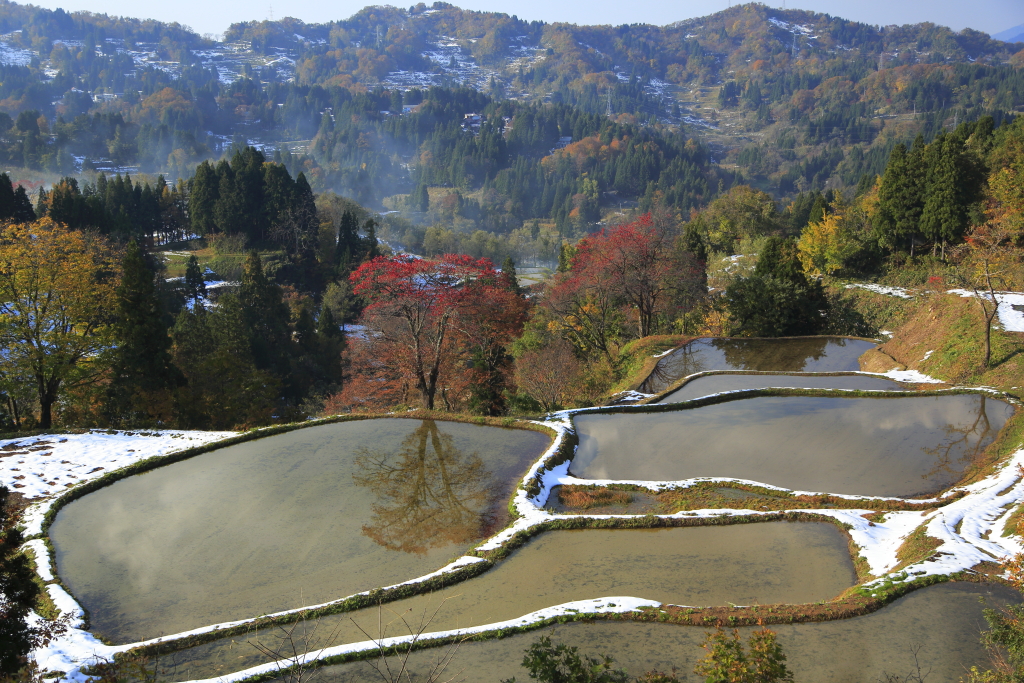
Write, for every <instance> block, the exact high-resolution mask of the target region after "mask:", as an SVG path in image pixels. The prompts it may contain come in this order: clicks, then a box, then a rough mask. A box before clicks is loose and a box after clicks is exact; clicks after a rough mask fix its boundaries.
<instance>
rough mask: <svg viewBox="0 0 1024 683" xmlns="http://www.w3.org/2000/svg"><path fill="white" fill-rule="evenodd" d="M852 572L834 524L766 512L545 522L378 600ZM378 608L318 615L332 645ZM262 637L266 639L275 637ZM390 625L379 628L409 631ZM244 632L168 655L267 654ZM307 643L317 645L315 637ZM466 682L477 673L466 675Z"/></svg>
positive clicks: (809, 598)
mask: <svg viewBox="0 0 1024 683" xmlns="http://www.w3.org/2000/svg"><path fill="white" fill-rule="evenodd" d="M855 580H856V576H855V574H854V571H853V563H852V562H851V560H850V556H849V552H848V550H847V544H846V539H845V537H844V536H843V535H842V534H841V533H840V532H839V531H838V530H837V529H836V528H835V527H834V526H832V525H831V524H824V523H798V522H768V523H760V524H741V525H732V526H717V527H692V528H677V529H656V530H643V529H628V530H603V529H588V530H582V531H551V532H547V533H544V534H542V535H541V536H539V537H537V538H535V539H534V540H532V541H530V542H529V543H528V544H527V545H525V546H524V547H523V548H521V549H519V550H517V551H516V552H515V553H514V554H513V555H512V556H510V557H509V558H508V559H506V560H504V561H503V562H500V563H499V564H498V565H497V566H495V567H494V568H493V569H491V570H490V571H488V572H486V573H484V574H481V575H480V576H478V577H476V578H473V579H470V580H468V581H465V582H463V583H459V584H455V585H453V586H452V587H451V588H450V589H447V590H445V591H440V592H437V593H434V594H430V595H422V596H417V597H414V598H409V599H406V600H401V601H397V602H393V603H389V604H387V605H385V618H386V619H388V618H391V617H392V616H393V615H394V614H395V613H403V612H405V611H406V610H411V611H410V612H409V613H408V614H409V617H410V621H412V622H416V623H418V621H419V619H420V616H421V615H422V614H423V613H424V610H431V611H432V610H433V609H434V608H437V607H438V605H441V603H442V600H443V599H444V598H445V597H447V596H451V598H450V599H449V600H448V601H447V602H444V604H443V606H442V607H441V609H440V611H439V612H438V614H437V616H436V618H435V619H434V620H433V621H432V622H431V623H430V626H429V629H428V630H430V631H439V630H444V629H450V628H456V627H468V626H477V625H482V624H489V623H495V622H500V621H505V620H509V619H514V618H516V617H520V616H523V615H525V614H528V613H530V612H533V611H536V610H539V609H543V608H545V607H551V606H553V605H557V604H560V603H565V602H570V601H573V600H585V599H591V598H600V597H613V596H632V597H640V598H648V599H651V600H658V601H661V602H668V603H674V604H682V605H695V606H696V605H724V604H726V603H727V602H732V603H734V604H752V603H755V602H757V603H762V604H765V603H780V602H787V603H804V602H814V601H817V600H823V599H828V598H832V597H835V596H836V595H838V594H839V593H840V592H842V591H843V590H844V589H846V588H847V587H849V586H851V585H853V583H854V582H855ZM377 615H378V612H377V609H376V608H372V609H364V610H360V611H357V612H352V613H349V614H338V615H332V616H330V617H325V618H324V619H323V620H322V622H321V623H320V624H319V628H318V634H330V633H334V634H335V639H334V641H333V642H335V643H336V644H340V643H348V642H361V641H365V640H367V637H366V635H364V634H363V633H362V632H360V631H359V630H358V628H357V627H356V626H355V625H354V624H353V622H352V621H351V620H350V617H351V618H352V619H354V620H355V622H356V623H358V624H360V625H361V626H363V627H364V628H365V629H366V630H367V631H368V632H369V633H370V635H372V636H374V637H376V636H377V635H378V631H377ZM265 632H266V629H261V632H260V633H261V636H260V638H261V642H265V643H266V644H268V645H269V646H272V647H274V646H275V645H274V643H275V640H274V639H273V636H266V635H262V634H264V633H265ZM406 633H407V632H403V631H402V630H401V629H398V628H392V629H391V630H389V631H387V633H386V635H388V636H391V635H405V634H406ZM246 641H247V638H246V637H245V636H241V637H235V638H233V639H232V638H226V639H223V640H221V641H216V642H214V643H210V644H208V645H202V646H198V647H195V648H192V649H190V650H187V651H184V652H180V653H176V654H174V655H170V656H168V657H165V658H164V659H163V662H162V666H164V667H169V666H171V665H172V664H177V665H178V668H177V670H176V673H175V674H174V676H175V677H176V678H175V679H176V680H188V679H191V678H208V677H211V676H216V675H221V674H224V673H227V672H229V671H233V670H238V669H242V668H246V667H249V666H255V665H257V664H260V663H262V662H263V661H264V659H263V658H262V657H261V656H260V655H259V653H258V652H257V651H256V650H255V648H254V647H253V646H251V645H249V644H247V643H246ZM313 649H316V648H315V647H314V648H313ZM470 680H474V679H473V678H472V677H471V678H470Z"/></svg>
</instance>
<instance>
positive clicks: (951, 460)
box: [921, 396, 999, 481]
mask: <svg viewBox="0 0 1024 683" xmlns="http://www.w3.org/2000/svg"><path fill="white" fill-rule="evenodd" d="M978 398H979V399H981V400H980V401H978V404H977V406H978V409H977V412H976V413H975V414H974V420H973V421H971V422H965V423H963V424H961V425H954V424H948V425H946V426H945V427H943V428H942V431H943V432H944V433H945V437H944V438H943V439H942V441H941V442H940V443H939V445H938V446H935V447H934V448H928V447H925V448H922V449H921V450H922V451H923V452H924V453H927V454H928V455H930V456H933V457H934V458H935V465H934V467H932V469H931V470H929V471H928V472H927V473H926V474H922V475H921V478H922V479H932V478H937V477H939V476H941V475H946V477H945V479H946V480H947V481H953V480H956V479H958V478H959V477H960V475H961V473H962V472H963V470H964V469H965V468H966V467H967V466H968V465H969V464H971V463H973V462H976V461H977V460H979V459H980V458H981V454H982V453H983V452H984V450H985V448H986V447H987V446H988V445H989V443H991V442H992V439H993V438H995V436H996V434H997V433H998V432H999V429H997V428H995V427H993V426H992V423H991V421H990V420H989V417H988V412H987V411H986V403H985V396H978Z"/></svg>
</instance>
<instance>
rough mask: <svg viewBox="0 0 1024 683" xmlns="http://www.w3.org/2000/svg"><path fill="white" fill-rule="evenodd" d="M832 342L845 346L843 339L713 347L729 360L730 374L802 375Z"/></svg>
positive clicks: (724, 342)
mask: <svg viewBox="0 0 1024 683" xmlns="http://www.w3.org/2000/svg"><path fill="white" fill-rule="evenodd" d="M829 342H832V343H833V344H835V345H837V346H845V344H846V340H845V339H841V338H836V339H830V338H824V337H821V338H808V339H714V340H712V342H711V344H712V345H713V346H714V347H715V348H716V349H718V350H719V351H721V352H722V353H723V354H724V356H725V363H726V367H727V368H728V369H730V370H752V371H754V372H773V371H774V372H801V371H803V369H804V367H806V365H807V362H808V361H818V360H819V359H821V358H824V357H825V355H826V350H827V348H828V345H829Z"/></svg>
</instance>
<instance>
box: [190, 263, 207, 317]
mask: <svg viewBox="0 0 1024 683" xmlns="http://www.w3.org/2000/svg"><path fill="white" fill-rule="evenodd" d="M185 296H186V297H188V298H189V299H191V300H192V302H193V305H195V306H202V305H203V299H205V298H206V281H205V280H204V279H203V270H202V268H201V267H200V266H199V259H198V258H196V255H195V254H192V255H190V256H189V257H188V263H187V264H186V265H185Z"/></svg>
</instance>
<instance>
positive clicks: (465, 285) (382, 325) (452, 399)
mask: <svg viewBox="0 0 1024 683" xmlns="http://www.w3.org/2000/svg"><path fill="white" fill-rule="evenodd" d="M350 279H351V281H352V284H353V291H354V292H355V293H356V294H358V295H360V296H362V297H363V298H364V299H365V300H366V301H367V306H366V308H365V309H364V311H363V315H362V318H361V319H360V323H361V324H362V325H363V326H364V327H365V333H364V334H363V335H361V338H360V339H357V340H354V344H353V351H352V354H353V360H356V361H357V362H356V363H354V365H355V367H356V375H357V376H356V377H353V378H352V379H353V381H350V382H349V386H348V387H347V388H346V391H345V394H346V396H348V397H349V399H350V400H351V403H352V404H361V405H364V406H370V405H374V404H376V405H380V404H381V403H382V402H383V403H387V402H392V403H394V402H396V399H398V397H399V396H401V397H402V399H409V398H411V397H412V394H413V392H415V393H417V394H418V398H419V402H420V405H421V406H422V407H423V408H425V409H427V410H433V409H434V407H435V403H436V402H437V400H438V398H440V399H441V400H442V401H443V402H444V404H445V406H446V407H448V408H451V407H453V406H454V405H455V404H456V403H458V402H459V401H461V400H462V396H463V395H464V393H465V390H466V388H467V387H468V386H469V384H470V383H471V382H472V380H473V376H472V372H473V371H472V370H470V369H469V368H468V367H467V359H468V358H469V356H470V354H471V353H472V351H473V350H474V349H486V348H490V347H492V346H494V345H504V344H506V343H508V342H509V341H511V339H513V338H514V337H515V336H517V335H518V334H519V333H520V331H521V330H522V325H523V322H524V320H525V316H526V301H525V300H524V299H523V298H522V297H521V296H519V295H518V294H516V293H515V292H512V291H510V290H509V289H508V287H507V286H506V283H505V282H504V280H502V278H501V277H500V275H499V273H498V272H497V271H496V270H495V268H494V265H493V264H492V263H491V261H490V260H488V259H474V258H472V257H470V256H464V255H455V254H446V255H444V256H441V257H440V258H436V259H420V258H412V257H408V256H394V257H386V256H381V257H378V258H375V259H373V260H372V261H368V262H367V263H364V264H363V265H361V266H360V267H359V268H358V269H357V270H356V271H355V272H353V273H352V275H351V278H350Z"/></svg>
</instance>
